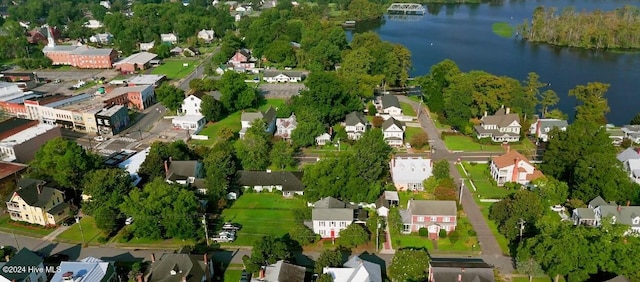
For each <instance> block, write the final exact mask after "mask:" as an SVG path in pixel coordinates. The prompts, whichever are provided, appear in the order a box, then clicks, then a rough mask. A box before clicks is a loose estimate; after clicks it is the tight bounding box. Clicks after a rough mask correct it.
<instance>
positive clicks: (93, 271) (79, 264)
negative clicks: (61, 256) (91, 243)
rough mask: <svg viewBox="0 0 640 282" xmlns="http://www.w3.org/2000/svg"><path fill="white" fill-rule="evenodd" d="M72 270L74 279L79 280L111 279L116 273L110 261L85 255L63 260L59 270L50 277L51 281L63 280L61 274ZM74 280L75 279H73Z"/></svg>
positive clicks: (59, 281)
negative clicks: (84, 256)
mask: <svg viewBox="0 0 640 282" xmlns="http://www.w3.org/2000/svg"><path fill="white" fill-rule="evenodd" d="M67 272H72V273H73V275H74V278H75V279H78V278H82V280H81V281H104V282H107V281H111V280H110V279H112V278H113V277H114V275H115V273H116V271H115V266H114V265H113V263H112V262H106V261H103V260H100V259H97V258H94V257H87V258H84V259H82V260H80V261H63V262H62V263H61V264H60V269H59V271H56V274H55V275H54V276H53V277H52V278H51V280H50V281H52V282H54V281H55V282H63V281H65V280H64V279H63V274H65V273H67ZM74 281H76V280H74Z"/></svg>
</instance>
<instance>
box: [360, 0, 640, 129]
mask: <svg viewBox="0 0 640 282" xmlns="http://www.w3.org/2000/svg"><path fill="white" fill-rule="evenodd" d="M540 5H543V6H547V7H551V6H553V7H557V8H558V9H559V10H561V9H562V8H563V7H567V6H575V7H576V8H577V9H578V10H588V11H591V10H595V9H601V10H613V9H615V8H618V7H622V6H624V5H636V6H640V1H637V0H636V1H633V0H628V1H619V0H607V1H605V0H581V1H571V0H526V1H525V0H520V1H508V0H505V1H504V2H503V3H500V4H479V5H450V6H439V7H436V8H432V7H428V8H429V12H428V13H427V14H426V15H424V16H410V17H407V18H405V19H396V18H391V17H388V16H387V18H386V19H385V21H384V23H383V24H381V25H380V26H378V27H374V28H373V30H374V31H375V32H377V33H378V34H379V35H380V37H381V38H382V39H384V40H387V41H391V42H394V43H400V44H402V45H404V46H406V47H407V48H409V50H411V53H412V55H413V67H414V69H413V70H412V72H411V75H412V76H419V75H423V74H425V73H428V72H429V69H430V68H431V65H433V64H436V63H438V62H440V61H442V60H444V59H451V60H453V61H455V62H456V63H457V64H458V66H459V67H460V69H461V70H463V71H470V70H485V71H487V72H490V73H494V74H497V75H506V76H510V77H513V78H516V79H519V80H524V79H525V78H526V76H527V73H528V72H532V71H533V72H536V73H538V74H539V75H540V77H541V81H543V82H549V83H551V86H550V88H551V89H553V90H554V91H556V92H557V93H558V95H559V96H560V98H561V100H560V103H559V107H560V109H561V110H562V111H563V112H565V113H569V114H570V116H571V115H572V113H573V108H574V106H575V99H574V98H573V97H569V96H568V90H569V89H571V88H573V87H574V86H575V85H578V84H586V83H587V82H591V81H600V82H604V83H609V84H611V87H610V88H609V91H608V93H607V97H608V100H609V107H610V108H611V112H610V113H609V114H608V116H607V118H608V121H609V122H610V123H614V124H616V125H622V124H626V123H627V122H628V121H629V120H630V119H631V117H633V116H634V115H635V114H636V113H637V112H640V53H635V54H633V53H614V52H603V51H590V50H581V49H572V48H558V47H553V46H549V45H544V44H533V43H528V42H524V41H521V40H519V39H515V38H503V37H499V36H498V35H495V34H494V33H493V31H492V30H491V25H492V24H493V23H495V22H508V23H510V24H512V25H516V24H520V23H522V22H523V20H524V19H530V18H531V15H532V13H533V10H534V9H535V8H536V7H537V6H540Z"/></svg>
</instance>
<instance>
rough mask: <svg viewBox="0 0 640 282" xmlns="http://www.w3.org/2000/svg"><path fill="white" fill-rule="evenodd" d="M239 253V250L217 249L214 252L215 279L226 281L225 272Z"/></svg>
mask: <svg viewBox="0 0 640 282" xmlns="http://www.w3.org/2000/svg"><path fill="white" fill-rule="evenodd" d="M237 254H238V250H235V251H231V250H222V249H220V250H217V251H215V252H213V256H212V257H213V266H214V268H215V271H214V279H213V281H224V273H225V272H226V271H227V268H228V267H229V265H230V264H231V261H232V260H233V257H234V256H236V255H237Z"/></svg>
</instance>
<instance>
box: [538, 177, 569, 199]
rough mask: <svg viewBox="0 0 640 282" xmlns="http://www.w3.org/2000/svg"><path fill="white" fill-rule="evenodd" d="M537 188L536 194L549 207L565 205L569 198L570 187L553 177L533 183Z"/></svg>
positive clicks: (539, 179)
mask: <svg viewBox="0 0 640 282" xmlns="http://www.w3.org/2000/svg"><path fill="white" fill-rule="evenodd" d="M531 183H532V184H533V185H535V186H536V189H535V190H534V192H535V193H536V194H538V196H539V197H540V199H541V200H542V202H544V203H545V204H547V205H557V204H561V203H564V202H565V201H566V200H567V198H568V197H569V186H568V185H567V183H566V182H562V181H559V180H557V179H555V178H553V177H551V176H548V177H545V178H538V179H535V180H533V181H532V182H531Z"/></svg>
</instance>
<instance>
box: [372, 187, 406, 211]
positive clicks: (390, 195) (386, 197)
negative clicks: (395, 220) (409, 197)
mask: <svg viewBox="0 0 640 282" xmlns="http://www.w3.org/2000/svg"><path fill="white" fill-rule="evenodd" d="M399 203H400V195H398V192H397V191H384V193H382V195H381V196H380V198H378V200H377V201H376V212H377V213H378V215H379V216H382V217H387V216H388V215H389V210H390V209H391V208H392V207H397V206H398V204H399Z"/></svg>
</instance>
